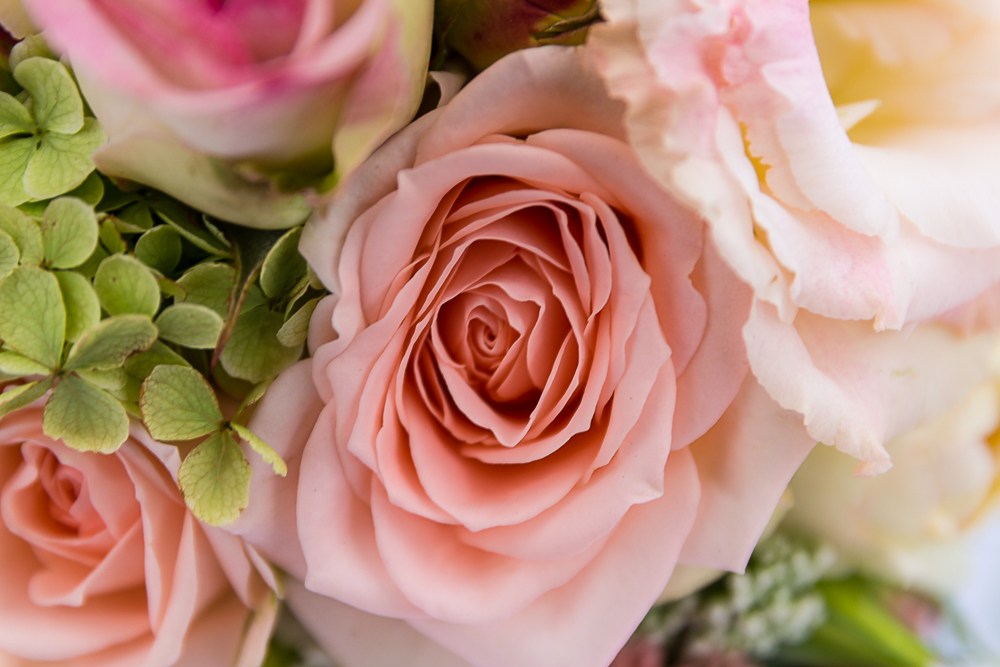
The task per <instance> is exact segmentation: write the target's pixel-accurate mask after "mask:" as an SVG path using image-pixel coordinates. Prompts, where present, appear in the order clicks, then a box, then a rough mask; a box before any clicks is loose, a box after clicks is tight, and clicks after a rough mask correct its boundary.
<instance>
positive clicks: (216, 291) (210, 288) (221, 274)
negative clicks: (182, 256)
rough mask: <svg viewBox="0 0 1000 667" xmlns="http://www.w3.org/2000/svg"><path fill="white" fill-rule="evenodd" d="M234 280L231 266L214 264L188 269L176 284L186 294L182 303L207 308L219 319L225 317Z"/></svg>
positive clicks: (234, 274)
mask: <svg viewBox="0 0 1000 667" xmlns="http://www.w3.org/2000/svg"><path fill="white" fill-rule="evenodd" d="M235 280H236V270H235V269H234V268H233V267H232V266H230V265H228V264H221V263H218V262H214V263H207V264H199V265H197V266H195V267H192V268H190V269H188V270H187V271H186V272H185V273H184V275H183V276H181V277H180V278H178V279H177V284H178V285H180V286H181V287H183V288H184V291H185V292H187V294H186V296H185V297H184V301H186V302H189V303H198V304H201V305H202V306H207V307H208V308H211V309H212V310H214V311H215V312H216V313H218V314H219V316H220V317H226V314H227V313H228V312H229V299H230V294H231V293H232V291H233V282H234V281H235Z"/></svg>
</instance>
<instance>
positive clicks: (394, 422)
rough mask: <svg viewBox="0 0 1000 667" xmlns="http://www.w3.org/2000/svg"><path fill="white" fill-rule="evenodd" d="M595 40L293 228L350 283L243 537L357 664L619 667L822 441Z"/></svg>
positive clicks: (386, 160)
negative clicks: (766, 359)
mask: <svg viewBox="0 0 1000 667" xmlns="http://www.w3.org/2000/svg"><path fill="white" fill-rule="evenodd" d="M581 58H582V54H581V53H580V52H579V51H577V50H575V49H570V48H561V47H542V48H538V49H529V50H525V51H520V52H517V53H516V54H512V55H510V56H508V57H506V58H504V59H502V60H500V61H498V62H497V63H496V64H495V65H494V66H492V67H491V68H489V69H488V70H486V71H485V72H484V73H483V74H482V75H480V76H479V77H477V78H476V79H474V80H473V81H472V82H471V83H470V84H469V85H468V86H467V87H466V88H465V89H464V90H462V91H461V92H460V93H459V94H458V96H457V97H455V99H454V100H452V101H451V102H450V103H449V104H448V105H447V106H446V107H444V108H443V109H441V110H439V111H435V112H432V113H431V114H429V115H427V116H425V117H423V118H421V119H420V120H418V121H417V122H416V123H414V124H413V125H411V126H410V127H409V128H407V129H406V130H404V131H403V132H402V133H400V134H398V135H396V136H395V137H394V138H393V139H391V140H390V141H389V142H388V143H387V144H386V145H385V146H383V147H382V148H381V149H380V150H379V151H378V152H377V153H376V154H375V155H374V156H373V157H372V158H371V159H370V160H369V161H368V162H367V163H366V164H365V165H363V166H362V167H361V168H360V169H359V170H358V171H357V172H356V174H355V175H354V176H353V177H352V179H351V180H350V182H349V183H347V184H346V185H345V188H344V190H343V193H342V196H341V198H340V199H338V200H337V202H336V203H335V205H334V207H333V208H332V209H331V210H330V211H328V212H327V213H326V214H325V215H324V216H323V217H322V218H321V219H317V220H316V221H315V222H314V223H312V224H310V225H309V226H308V227H307V229H306V231H305V232H304V234H303V240H302V245H301V249H302V251H303V252H304V253H305V254H306V256H307V258H308V259H309V260H310V263H311V265H312V266H313V267H314V269H315V270H316V272H317V273H318V275H320V276H321V278H322V279H323V281H324V283H325V284H326V285H327V286H328V287H329V288H330V289H331V290H332V291H334V292H335V293H336V294H337V296H331V297H329V298H328V299H327V300H326V301H324V302H323V303H322V304H321V305H320V306H319V307H318V308H317V311H316V314H315V315H314V316H313V319H312V322H311V331H310V347H311V349H312V351H313V358H312V359H310V360H308V361H306V362H302V363H300V364H299V365H297V366H294V367H292V368H291V369H289V370H288V371H286V372H285V373H284V374H283V375H282V376H280V377H279V378H278V380H277V381H276V382H275V384H274V385H273V386H272V387H271V389H270V390H269V391H268V394H267V395H266V396H265V398H264V400H263V403H262V404H261V406H260V407H259V409H258V412H257V413H256V415H255V417H254V421H253V428H255V429H260V431H259V432H260V434H261V436H262V437H264V438H265V439H267V440H268V442H270V443H272V444H273V445H275V446H276V448H277V449H278V450H279V451H280V453H281V454H282V456H283V457H284V458H285V460H286V461H288V462H289V475H288V477H287V478H286V479H280V478H276V477H275V476H273V475H270V474H268V473H267V472H265V471H263V470H262V469H261V470H260V472H257V473H255V478H254V479H255V480H256V481H255V482H254V485H255V486H254V490H253V493H252V495H251V501H250V506H249V507H248V508H247V510H246V512H245V513H244V515H243V517H242V518H241V519H240V521H239V522H238V523H237V524H236V526H235V528H234V529H235V530H236V531H237V532H239V533H241V534H243V535H244V536H245V537H246V538H247V539H248V541H250V542H251V543H254V544H256V545H259V546H260V548H261V549H262V550H263V551H264V552H265V553H266V554H267V555H268V556H269V557H271V558H272V559H274V561H275V562H277V563H278V564H279V565H281V566H282V567H283V568H285V569H286V570H287V571H289V572H290V573H292V574H293V575H294V576H296V577H298V578H300V579H302V580H303V581H304V588H301V587H296V586H290V593H289V596H290V597H289V600H290V605H291V606H292V608H293V609H294V610H295V611H296V613H297V614H298V615H299V617H300V618H302V619H303V621H304V622H305V623H306V625H308V626H309V627H310V628H311V629H312V630H313V631H314V632H315V633H316V634H317V635H318V637H319V638H320V640H321V641H323V642H324V643H325V645H326V646H327V647H328V648H329V649H330V650H331V652H332V653H333V654H334V655H335V656H336V657H337V658H338V659H340V660H341V661H342V662H343V663H344V664H345V665H347V667H362V666H364V667H370V666H372V665H393V664H404V663H405V664H408V665H424V664H426V665H432V664H449V665H451V664H465V663H460V662H454V661H457V660H458V658H455V657H454V656H452V657H451V658H447V659H446V658H441V656H440V653H442V652H443V651H442V650H441V649H440V648H438V649H437V651H438V653H436V654H435V653H434V651H433V650H432V649H421V651H424V652H423V653H422V654H421V655H422V658H420V659H417V658H414V657H413V656H414V651H415V649H413V647H414V646H415V645H418V644H419V642H420V640H419V638H420V635H419V634H417V633H416V632H414V629H415V630H416V631H418V632H419V633H422V634H423V635H424V636H426V637H429V638H431V639H433V640H435V641H437V642H439V643H440V644H441V645H443V646H444V647H446V648H447V649H448V650H450V651H452V652H453V653H455V654H457V655H458V656H461V658H462V659H464V660H465V661H468V662H469V663H472V664H473V665H476V666H477V667H510V665H518V666H519V667H603V666H604V665H607V664H608V663H610V662H611V660H612V659H613V658H614V656H615V654H616V653H617V651H618V649H619V648H620V647H621V646H622V645H623V644H624V643H625V641H626V640H627V639H628V637H629V635H630V634H631V632H632V631H633V630H634V628H635V627H636V626H637V625H638V623H639V621H640V620H641V619H642V617H643V615H644V614H645V612H646V611H647V609H648V608H649V607H650V605H651V604H652V603H653V602H654V601H655V600H656V598H657V596H658V595H659V594H660V592H661V591H662V590H663V588H664V585H665V584H666V582H667V580H668V579H669V577H670V574H671V571H672V570H673V568H674V564H675V563H676V562H685V563H690V564H693V565H700V566H703V567H715V568H732V569H739V568H742V567H743V565H744V564H745V562H746V559H747V557H748V556H749V553H750V551H751V549H752V548H753V546H754V544H755V543H756V540H757V538H758V536H759V535H760V532H761V530H762V529H763V527H764V525H765V524H766V523H767V521H768V518H769V517H770V515H771V512H772V510H773V509H774V506H775V504H776V503H777V500H778V498H779V496H780V495H781V493H782V491H783V490H784V487H785V485H786V483H787V481H788V479H789V478H790V476H791V473H792V472H793V471H794V470H795V468H796V467H797V466H798V464H799V462H800V461H801V459H802V457H803V456H804V455H805V453H806V452H807V451H808V449H809V448H810V447H811V445H812V444H813V442H812V440H810V439H809V437H808V436H807V435H806V434H805V432H804V430H803V429H802V426H801V424H800V423H798V421H797V420H796V419H794V418H793V416H791V415H790V414H788V413H785V412H783V411H781V410H780V409H778V408H777V406H776V405H775V404H774V403H773V402H772V401H771V400H770V399H768V398H767V397H766V396H765V395H764V394H763V392H762V391H761V390H760V388H759V386H758V385H757V384H756V382H755V381H754V380H753V378H752V377H748V375H747V364H746V357H745V352H744V349H743V344H742V342H741V338H740V331H741V328H742V326H743V324H744V322H745V321H746V317H747V314H748V308H749V291H748V290H747V288H746V287H745V286H743V285H742V283H740V282H739V280H737V279H736V277H735V276H734V275H733V274H732V273H731V271H730V270H729V269H728V268H727V267H726V265H725V264H724V263H723V262H722V261H721V260H720V258H719V257H718V254H717V253H716V251H715V249H714V247H713V246H712V244H711V242H710V241H709V240H708V239H707V238H706V236H705V232H706V228H705V225H704V224H703V223H702V221H701V220H700V219H699V218H697V217H696V216H694V215H693V214H692V213H691V212H690V211H689V210H688V209H686V208H685V207H683V206H682V205H681V204H679V203H678V202H677V201H676V200H675V199H673V198H672V197H671V196H669V195H668V194H667V193H666V192H665V191H664V190H663V189H662V188H660V187H659V186H658V185H657V184H656V183H655V182H654V181H652V180H651V179H650V178H649V176H648V175H647V174H646V173H645V171H644V170H643V168H642V167H641V166H640V164H639V162H638V161H637V159H636V157H635V155H634V154H633V152H632V151H631V150H630V149H629V147H628V146H627V144H625V143H624V141H623V139H624V136H625V135H624V133H623V131H622V127H621V111H622V107H621V106H620V105H619V104H617V103H614V102H612V101H611V100H609V99H608V97H607V95H606V93H605V91H604V89H603V87H602V85H601V83H600V81H599V80H598V79H597V78H596V77H595V75H594V73H593V72H592V71H591V69H590V67H589V66H588V64H587V63H586V62H584V61H583V60H582V59H581ZM345 230H346V238H345V237H344V233H345ZM310 591H311V592H310ZM322 596H325V597H322ZM337 601H339V602H337ZM330 619H337V620H336V622H333V621H331V620H330ZM392 619H402V620H392ZM373 627H378V628H383V630H381V631H380V633H375V632H373V631H370V628H373ZM380 635H384V636H391V637H392V638H393V639H392V641H378V640H377V639H374V638H375V637H378V636H380ZM350 637H355V639H354V640H351V639H349V638H350ZM369 640H371V641H369ZM423 641H424V642H425V643H426V640H423ZM359 647H363V648H359ZM448 660H451V662H448Z"/></svg>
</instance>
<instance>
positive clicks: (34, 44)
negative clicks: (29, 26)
mask: <svg viewBox="0 0 1000 667" xmlns="http://www.w3.org/2000/svg"><path fill="white" fill-rule="evenodd" d="M36 56H37V57H39V58H55V57H56V54H54V53H52V50H51V49H49V47H48V45H47V44H46V43H45V40H44V39H42V36H41V35H27V36H25V38H24V39H22V40H21V41H20V42H18V43H17V44H15V45H14V47H13V48H12V49H11V50H10V59H9V60H8V61H7V65H8V67H10V71H12V72H13V71H14V70H15V69H17V66H18V65H20V64H21V63H22V62H23V61H25V60H27V59H28V58H34V57H36Z"/></svg>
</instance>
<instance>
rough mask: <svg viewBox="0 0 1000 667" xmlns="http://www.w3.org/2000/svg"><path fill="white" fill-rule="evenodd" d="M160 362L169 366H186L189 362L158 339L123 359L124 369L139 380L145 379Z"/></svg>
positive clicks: (188, 365)
mask: <svg viewBox="0 0 1000 667" xmlns="http://www.w3.org/2000/svg"><path fill="white" fill-rule="evenodd" d="M161 364H165V365H170V366H186V367H190V365H191V364H189V363H188V362H187V360H186V359H185V358H184V357H182V356H181V355H179V354H177V353H176V352H174V351H173V350H171V349H170V348H169V347H167V346H166V345H165V344H163V343H162V342H160V341H156V342H155V343H153V346H152V347H150V348H149V349H148V350H146V351H145V352H139V353H138V354H133V355H132V356H131V357H129V358H128V359H127V360H126V361H125V370H126V371H128V372H129V374H130V375H133V376H135V377H137V378H139V379H140V380H145V379H146V378H147V377H149V374H150V373H152V372H153V370H154V369H155V368H156V367H157V366H160V365H161Z"/></svg>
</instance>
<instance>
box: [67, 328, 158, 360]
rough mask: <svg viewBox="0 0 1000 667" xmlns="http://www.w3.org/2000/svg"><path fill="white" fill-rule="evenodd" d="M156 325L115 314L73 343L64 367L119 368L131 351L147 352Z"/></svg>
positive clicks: (154, 334)
mask: <svg viewBox="0 0 1000 667" xmlns="http://www.w3.org/2000/svg"><path fill="white" fill-rule="evenodd" d="M156 334H157V332H156V326H155V325H154V324H153V323H152V322H150V321H149V318H147V317H143V316H142V315H115V316H113V317H109V318H108V319H106V320H101V322H100V323H98V324H97V325H95V326H93V327H91V328H90V329H88V330H87V331H86V333H84V334H83V336H81V337H80V340H78V341H76V343H74V344H73V347H72V348H70V351H69V354H68V355H67V356H66V363H65V364H64V368H66V369H68V370H72V369H75V368H93V369H97V370H110V369H112V368H119V367H121V365H122V364H124V363H125V360H126V359H127V358H128V357H129V356H130V355H132V354H134V353H135V352H141V351H143V350H148V349H149V348H150V346H152V344H153V342H154V341H155V340H156Z"/></svg>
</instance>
